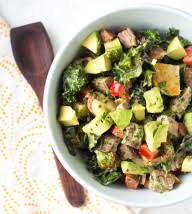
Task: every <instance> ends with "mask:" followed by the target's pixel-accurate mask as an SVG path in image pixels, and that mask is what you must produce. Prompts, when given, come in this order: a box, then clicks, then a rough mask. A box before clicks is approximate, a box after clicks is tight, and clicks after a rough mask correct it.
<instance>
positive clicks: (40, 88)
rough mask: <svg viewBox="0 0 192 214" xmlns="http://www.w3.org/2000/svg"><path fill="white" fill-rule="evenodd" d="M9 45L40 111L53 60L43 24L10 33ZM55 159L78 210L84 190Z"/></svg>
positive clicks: (16, 29)
mask: <svg viewBox="0 0 192 214" xmlns="http://www.w3.org/2000/svg"><path fill="white" fill-rule="evenodd" d="M11 45H12V50H13V55H14V58H15V60H16V63H17V65H18V67H19V69H20V70H21V72H22V73H23V75H24V76H25V78H26V79H27V80H28V82H29V84H30V85H31V86H32V87H33V89H34V91H35V93H36V95H37V97H38V98H39V102H40V105H41V107H42V108H43V92H44V86H45V81H46V78H47V74H48V71H49V68H50V66H51V63H52V61H53V57H54V54H53V49H52V45H51V42H50V39H49V37H48V34H47V32H46V30H45V28H44V26H43V24H42V23H40V22H37V23H33V24H29V25H25V26H21V27H17V28H13V29H11ZM54 156H55V161H56V165H57V168H58V171H59V174H60V178H61V182H62V186H63V189H64V192H65V195H66V197H67V199H68V201H69V203H70V204H71V205H72V206H74V207H80V206H81V205H83V204H84V201H85V196H84V190H83V187H82V186H81V185H80V184H79V183H77V182H76V181H75V180H74V179H73V178H72V177H71V176H70V175H69V173H68V172H67V171H66V170H65V168H64V167H63V166H62V164H61V163H60V161H59V160H58V158H57V157H56V155H55V154H54Z"/></svg>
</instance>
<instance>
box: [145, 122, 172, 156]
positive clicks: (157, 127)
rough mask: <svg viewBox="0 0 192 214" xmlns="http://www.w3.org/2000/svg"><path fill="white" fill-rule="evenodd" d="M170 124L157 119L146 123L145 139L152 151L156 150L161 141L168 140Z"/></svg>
mask: <svg viewBox="0 0 192 214" xmlns="http://www.w3.org/2000/svg"><path fill="white" fill-rule="evenodd" d="M168 129H169V125H168V124H161V123H160V122H157V121H150V122H148V123H147V124H145V125H144V131H145V141H146V143H147V145H148V148H149V150H150V151H151V152H155V151H156V150H157V149H158V148H159V147H160V146H161V143H164V142H167V133H168Z"/></svg>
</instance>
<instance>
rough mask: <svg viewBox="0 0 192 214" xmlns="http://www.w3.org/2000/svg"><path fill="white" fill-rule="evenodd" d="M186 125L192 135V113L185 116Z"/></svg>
mask: <svg viewBox="0 0 192 214" xmlns="http://www.w3.org/2000/svg"><path fill="white" fill-rule="evenodd" d="M184 124H185V126H186V128H187V131H188V133H189V134H190V135H192V112H187V113H185V115H184Z"/></svg>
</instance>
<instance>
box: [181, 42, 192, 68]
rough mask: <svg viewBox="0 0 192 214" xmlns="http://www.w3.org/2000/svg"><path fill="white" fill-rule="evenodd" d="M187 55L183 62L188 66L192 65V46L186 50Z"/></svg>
mask: <svg viewBox="0 0 192 214" xmlns="http://www.w3.org/2000/svg"><path fill="white" fill-rule="evenodd" d="M185 51H186V53H187V55H186V56H184V57H183V62H184V63H185V64H186V65H192V46H189V47H187V48H186V49H185Z"/></svg>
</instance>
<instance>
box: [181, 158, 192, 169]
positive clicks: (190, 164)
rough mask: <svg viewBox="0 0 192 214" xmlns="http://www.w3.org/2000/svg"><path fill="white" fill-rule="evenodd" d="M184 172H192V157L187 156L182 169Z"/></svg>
mask: <svg viewBox="0 0 192 214" xmlns="http://www.w3.org/2000/svg"><path fill="white" fill-rule="evenodd" d="M181 171H182V172H192V156H186V157H185V159H184V161H183V164H182V167H181Z"/></svg>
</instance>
